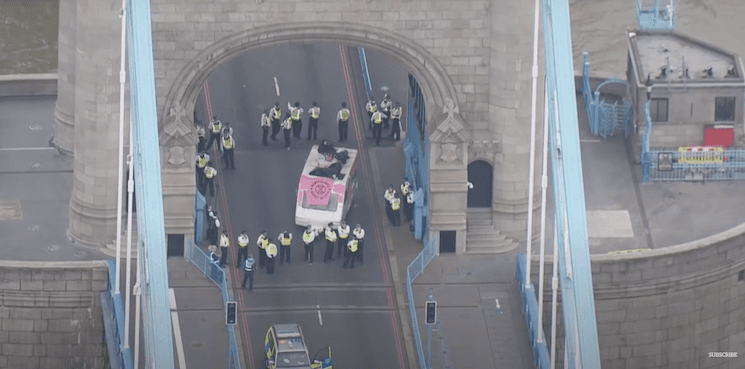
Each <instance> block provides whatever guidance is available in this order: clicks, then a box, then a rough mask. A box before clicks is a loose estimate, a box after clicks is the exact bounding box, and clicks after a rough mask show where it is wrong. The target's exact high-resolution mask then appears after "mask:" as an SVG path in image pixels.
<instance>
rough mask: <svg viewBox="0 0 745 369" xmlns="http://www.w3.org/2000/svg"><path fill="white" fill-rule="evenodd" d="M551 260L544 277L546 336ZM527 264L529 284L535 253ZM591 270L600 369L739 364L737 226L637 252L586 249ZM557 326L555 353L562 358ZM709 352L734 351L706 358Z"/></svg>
mask: <svg viewBox="0 0 745 369" xmlns="http://www.w3.org/2000/svg"><path fill="white" fill-rule="evenodd" d="M551 263H552V261H546V268H545V276H546V277H545V278H546V279H545V281H544V288H545V287H547V288H546V289H545V292H544V322H545V323H544V332H545V334H546V336H547V339H549V340H550V332H551V325H550V323H551V291H550V278H551V274H552V269H551V268H552V267H551V265H552V264H551ZM532 270H533V271H534V272H535V273H534V274H533V282H534V283H535V285H536V286H537V271H538V263H537V259H535V258H534V267H533V268H532ZM592 272H593V288H594V294H595V311H596V318H597V327H598V340H599V345H600V357H601V359H602V364H603V368H604V369H609V368H624V369H625V368H669V369H686V368H690V369H696V368H702V369H703V368H717V369H735V368H745V280H743V278H744V277H745V276H744V275H743V273H745V224H743V225H740V226H738V227H735V228H732V229H730V230H728V231H725V232H722V233H720V234H717V235H714V236H711V237H708V238H705V239H702V240H699V241H694V242H689V243H686V244H682V245H677V246H671V247H667V248H664V249H660V250H653V251H649V252H646V253H643V254H629V255H619V256H612V255H593V256H592ZM558 321H559V322H561V311H560V309H559V313H558ZM558 326H559V329H557V331H558V332H559V334H558V335H557V337H559V338H558V339H557V353H559V355H557V357H559V358H560V360H563V334H562V333H563V332H562V331H563V330H562V329H561V323H559V324H558ZM709 352H737V354H738V357H737V358H710V357H709Z"/></svg>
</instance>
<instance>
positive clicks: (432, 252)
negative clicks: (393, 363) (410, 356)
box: [406, 237, 438, 369]
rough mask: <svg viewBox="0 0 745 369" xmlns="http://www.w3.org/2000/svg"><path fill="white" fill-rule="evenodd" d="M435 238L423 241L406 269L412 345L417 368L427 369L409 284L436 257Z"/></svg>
mask: <svg viewBox="0 0 745 369" xmlns="http://www.w3.org/2000/svg"><path fill="white" fill-rule="evenodd" d="M437 244H438V242H437V238H436V237H433V238H430V237H426V239H425V240H424V249H423V250H422V252H420V253H419V255H417V256H416V257H415V258H414V260H413V261H412V262H411V264H409V266H408V267H407V268H406V297H407V298H408V300H409V313H410V314H411V330H412V331H413V332H412V333H413V334H414V344H415V345H416V353H417V357H418V358H419V368H420V369H428V368H427V367H426V365H427V362H426V361H425V360H424V349H423V348H422V337H421V335H420V334H419V321H418V320H417V318H416V302H415V301H414V293H413V292H412V288H411V283H412V282H414V280H415V279H416V277H418V276H419V275H420V274H422V272H424V268H426V267H427V264H429V262H430V261H432V259H434V258H435V256H437V250H438V249H437Z"/></svg>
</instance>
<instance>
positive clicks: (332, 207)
mask: <svg viewBox="0 0 745 369" xmlns="http://www.w3.org/2000/svg"><path fill="white" fill-rule="evenodd" d="M307 197H308V193H307V190H306V191H303V209H313V210H325V211H336V207H337V206H338V200H337V198H336V194H335V193H332V194H331V196H329V202H328V203H326V204H323V205H308V203H307V202H306V198H307Z"/></svg>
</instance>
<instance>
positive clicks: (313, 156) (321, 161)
mask: <svg viewBox="0 0 745 369" xmlns="http://www.w3.org/2000/svg"><path fill="white" fill-rule="evenodd" d="M344 150H347V152H348V154H349V159H348V160H347V163H346V164H342V166H341V174H343V175H344V179H346V178H347V176H348V175H349V172H350V171H351V170H352V166H353V165H354V162H355V160H357V150H355V149H350V148H346V147H336V152H341V151H344ZM333 163H340V164H341V162H339V161H338V160H336V159H332V160H331V161H330V162H329V161H326V157H325V155H321V154H319V153H318V145H313V147H311V148H310V154H308V160H306V161H305V167H304V168H303V175H306V176H308V177H311V178H320V177H318V176H314V175H311V174H310V172H312V171H314V170H315V169H317V168H328V167H329V166H330V165H331V164H333ZM342 181H343V180H335V181H334V183H341V182H342Z"/></svg>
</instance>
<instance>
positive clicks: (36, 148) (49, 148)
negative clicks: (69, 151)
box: [0, 147, 54, 151]
mask: <svg viewBox="0 0 745 369" xmlns="http://www.w3.org/2000/svg"><path fill="white" fill-rule="evenodd" d="M37 150H38V151H41V150H54V147H0V151H37Z"/></svg>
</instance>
